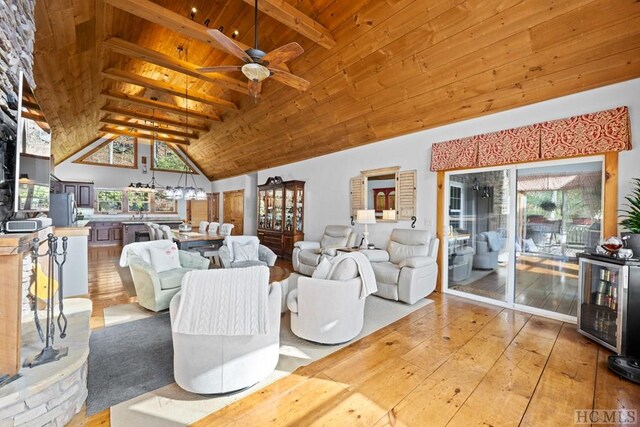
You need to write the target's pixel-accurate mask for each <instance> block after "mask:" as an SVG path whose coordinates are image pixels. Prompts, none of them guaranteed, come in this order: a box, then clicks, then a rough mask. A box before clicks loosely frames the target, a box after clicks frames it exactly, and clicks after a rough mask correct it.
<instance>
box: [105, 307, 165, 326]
mask: <svg viewBox="0 0 640 427" xmlns="http://www.w3.org/2000/svg"><path fill="white" fill-rule="evenodd" d="M156 314H157V313H155V312H153V311H150V310H147V309H145V308H142V307H141V306H140V304H137V303H133V304H118V305H111V306H109V307H105V308H104V310H103V317H104V326H113V325H118V324H121V323H127V322H132V321H134V320H140V319H147V318H149V317H153V316H155V315H156Z"/></svg>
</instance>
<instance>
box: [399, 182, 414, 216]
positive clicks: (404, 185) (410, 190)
mask: <svg viewBox="0 0 640 427" xmlns="http://www.w3.org/2000/svg"><path fill="white" fill-rule="evenodd" d="M396 177H397V178H396V179H397V181H398V184H397V188H398V195H397V197H396V203H397V207H396V209H397V211H398V220H410V219H411V217H412V216H415V215H416V171H415V170H412V171H404V172H398V174H397V175H396Z"/></svg>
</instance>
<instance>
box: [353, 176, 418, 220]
mask: <svg viewBox="0 0 640 427" xmlns="http://www.w3.org/2000/svg"><path fill="white" fill-rule="evenodd" d="M350 198H351V200H350V202H351V215H352V216H353V217H354V218H355V216H356V213H357V211H358V210H359V209H371V210H374V211H375V213H376V221H377V222H398V221H399V220H411V218H412V217H413V216H415V212H416V171H415V170H411V171H401V170H400V167H399V166H394V167H388V168H380V169H370V170H365V171H361V172H360V175H359V176H357V177H354V178H351V181H350Z"/></svg>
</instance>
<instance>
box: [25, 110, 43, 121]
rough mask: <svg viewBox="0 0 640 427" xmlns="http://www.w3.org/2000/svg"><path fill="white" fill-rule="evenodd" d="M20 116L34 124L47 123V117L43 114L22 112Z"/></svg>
mask: <svg viewBox="0 0 640 427" xmlns="http://www.w3.org/2000/svg"><path fill="white" fill-rule="evenodd" d="M20 116H22V117H24V118H26V119H29V120H33V121H34V122H38V123H47V118H46V117H45V116H43V115H42V114H38V113H32V112H30V111H22V112H21V113H20Z"/></svg>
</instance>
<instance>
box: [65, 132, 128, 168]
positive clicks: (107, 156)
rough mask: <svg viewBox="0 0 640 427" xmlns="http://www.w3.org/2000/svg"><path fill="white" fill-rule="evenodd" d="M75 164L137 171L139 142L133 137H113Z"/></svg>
mask: <svg viewBox="0 0 640 427" xmlns="http://www.w3.org/2000/svg"><path fill="white" fill-rule="evenodd" d="M75 162H76V163H84V164H89V165H99V166H113V167H119V168H132V169H135V168H137V167H138V141H137V140H136V138H134V137H131V136H118V137H112V138H111V139H109V140H107V141H105V142H103V143H102V144H100V145H99V146H97V147H96V148H94V149H93V150H91V151H90V152H88V153H87V154H85V155H84V156H82V157H80V158H79V159H78V160H76V161H75Z"/></svg>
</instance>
